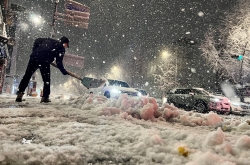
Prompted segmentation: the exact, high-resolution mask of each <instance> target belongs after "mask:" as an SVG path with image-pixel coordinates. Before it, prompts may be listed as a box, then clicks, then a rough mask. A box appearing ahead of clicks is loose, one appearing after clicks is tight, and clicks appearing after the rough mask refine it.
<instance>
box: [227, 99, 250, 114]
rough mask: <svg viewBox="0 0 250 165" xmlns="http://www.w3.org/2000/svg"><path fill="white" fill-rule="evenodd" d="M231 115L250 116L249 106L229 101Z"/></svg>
mask: <svg viewBox="0 0 250 165" xmlns="http://www.w3.org/2000/svg"><path fill="white" fill-rule="evenodd" d="M231 107H232V114H235V115H250V104H249V103H242V102H240V101H231Z"/></svg>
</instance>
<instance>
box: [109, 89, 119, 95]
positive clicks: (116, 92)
mask: <svg viewBox="0 0 250 165" xmlns="http://www.w3.org/2000/svg"><path fill="white" fill-rule="evenodd" d="M111 92H112V93H115V94H118V93H121V91H119V90H117V89H112V90H111Z"/></svg>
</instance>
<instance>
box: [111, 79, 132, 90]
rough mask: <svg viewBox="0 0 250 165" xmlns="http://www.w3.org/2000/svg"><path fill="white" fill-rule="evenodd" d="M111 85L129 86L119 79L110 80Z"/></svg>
mask: <svg viewBox="0 0 250 165" xmlns="http://www.w3.org/2000/svg"><path fill="white" fill-rule="evenodd" d="M108 82H109V86H119V87H126V88H129V85H128V84H127V83H125V82H123V81H118V80H108Z"/></svg>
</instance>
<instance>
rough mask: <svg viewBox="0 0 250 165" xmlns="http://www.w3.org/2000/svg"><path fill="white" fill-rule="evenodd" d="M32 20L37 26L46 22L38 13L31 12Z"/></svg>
mask: <svg viewBox="0 0 250 165" xmlns="http://www.w3.org/2000/svg"><path fill="white" fill-rule="evenodd" d="M30 21H31V22H33V23H34V24H35V26H37V25H41V24H42V23H44V20H43V18H42V17H41V16H40V15H37V14H31V15H30Z"/></svg>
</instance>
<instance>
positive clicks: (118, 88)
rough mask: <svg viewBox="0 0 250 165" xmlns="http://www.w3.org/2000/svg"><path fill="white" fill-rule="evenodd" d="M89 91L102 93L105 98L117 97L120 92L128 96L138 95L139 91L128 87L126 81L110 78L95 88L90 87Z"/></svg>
mask: <svg viewBox="0 0 250 165" xmlns="http://www.w3.org/2000/svg"><path fill="white" fill-rule="evenodd" d="M90 92H92V93H93V94H96V95H104V96H106V97H107V98H118V97H119V96H120V95H121V94H122V93H126V94H128V95H129V96H138V95H139V92H138V91H137V90H135V89H134V88H130V87H129V85H128V83H126V82H124V81H120V80H112V79H107V80H106V81H104V83H103V84H101V85H100V86H99V87H97V88H90Z"/></svg>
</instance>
